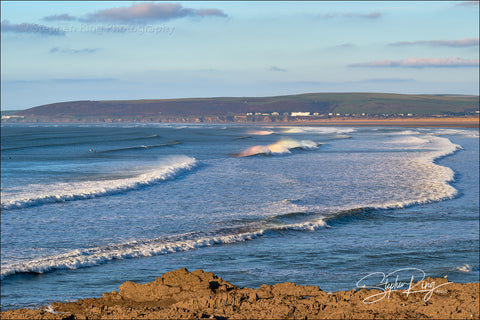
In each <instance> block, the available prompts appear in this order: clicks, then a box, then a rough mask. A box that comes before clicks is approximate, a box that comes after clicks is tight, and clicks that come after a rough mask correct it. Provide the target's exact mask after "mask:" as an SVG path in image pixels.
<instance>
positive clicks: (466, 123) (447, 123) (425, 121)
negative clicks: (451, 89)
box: [2, 116, 480, 128]
mask: <svg viewBox="0 0 480 320" xmlns="http://www.w3.org/2000/svg"><path fill="white" fill-rule="evenodd" d="M22 120H23V119H22ZM2 123H4V124H15V123H19V124H21V123H23V124H27V123H35V124H102V123H105V124H107V123H106V122H99V121H89V120H87V119H85V120H82V121H68V120H66V119H57V120H52V121H48V120H44V121H2ZM108 123H110V124H120V123H194V124H243V125H280V126H282V125H287V126H288V125H296V126H329V127H332V126H341V127H437V128H438V127H446V128H479V123H480V120H479V117H478V116H466V117H442V118H438V117H414V118H387V119H378V118H361V119H352V118H341V117H339V118H329V119H308V118H306V117H305V118H294V119H290V120H289V121H272V122H270V121H238V122H237V121H212V122H198V121H151V122H149V121H141V122H138V121H128V120H122V119H118V121H115V122H108Z"/></svg>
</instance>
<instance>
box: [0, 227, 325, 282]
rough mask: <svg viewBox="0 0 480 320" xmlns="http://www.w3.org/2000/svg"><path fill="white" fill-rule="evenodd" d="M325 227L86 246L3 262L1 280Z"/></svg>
mask: <svg viewBox="0 0 480 320" xmlns="http://www.w3.org/2000/svg"><path fill="white" fill-rule="evenodd" d="M324 228H329V226H328V225H327V223H326V222H325V221H323V220H322V219H317V220H315V221H309V222H302V223H296V224H283V225H272V224H271V225H268V226H265V227H264V228H263V229H262V228H258V229H257V230H254V231H248V232H240V233H233V234H227V235H213V236H206V237H199V238H193V239H192V238H191V239H188V237H182V236H178V237H176V240H175V241H171V240H165V239H161V238H157V239H151V240H138V241H131V242H127V243H122V244H112V245H107V246H99V247H94V248H88V249H77V250H72V251H68V252H65V253H62V254H57V255H52V256H46V257H41V258H36V259H33V260H29V261H26V262H20V263H14V264H8V265H2V268H1V270H2V271H1V279H3V278H5V277H7V276H10V275H13V274H19V273H45V272H51V271H55V270H73V269H78V268H85V267H90V266H95V265H100V264H103V263H106V262H108V261H111V260H116V259H131V258H140V257H151V256H157V255H163V254H168V253H174V252H182V251H189V250H194V249H199V248H204V247H211V246H214V245H222V244H229V243H236V242H243V241H248V240H252V239H255V238H258V237H261V236H263V235H264V233H265V231H267V230H270V231H275V230H292V231H315V230H319V229H324ZM178 239H180V240H178Z"/></svg>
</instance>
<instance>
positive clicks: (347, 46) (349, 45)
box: [334, 43, 356, 48]
mask: <svg viewBox="0 0 480 320" xmlns="http://www.w3.org/2000/svg"><path fill="white" fill-rule="evenodd" d="M354 47H356V45H355V44H353V43H342V44H339V45H336V46H334V48H354Z"/></svg>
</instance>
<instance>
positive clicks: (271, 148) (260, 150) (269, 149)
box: [236, 139, 319, 157]
mask: <svg viewBox="0 0 480 320" xmlns="http://www.w3.org/2000/svg"><path fill="white" fill-rule="evenodd" d="M318 145H319V144H318V143H316V142H313V141H311V140H301V141H296V140H292V139H284V140H280V141H278V142H276V143H273V144H269V145H266V146H262V145H258V146H253V147H250V148H248V149H246V150H244V151H242V152H240V153H239V154H237V155H236V156H237V157H249V156H253V155H257V154H263V155H279V154H288V153H291V151H290V150H293V149H302V150H312V149H316V148H317V147H318Z"/></svg>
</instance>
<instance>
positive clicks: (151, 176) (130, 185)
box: [1, 156, 197, 210]
mask: <svg viewBox="0 0 480 320" xmlns="http://www.w3.org/2000/svg"><path fill="white" fill-rule="evenodd" d="M196 166H197V161H196V160H195V159H194V158H191V157H187V156H175V157H171V158H166V159H163V160H162V163H161V164H160V165H158V167H156V168H153V169H150V170H149V171H147V172H145V173H143V174H140V175H138V176H134V177H131V178H123V179H115V180H101V181H88V182H75V183H57V184H53V185H41V186H40V185H39V186H32V185H31V186H27V188H26V190H25V191H24V192H22V193H15V194H11V195H10V194H8V193H7V192H4V190H2V203H1V209H2V210H11V209H21V208H25V207H30V206H38V205H44V204H50V203H57V202H65V201H75V200H86V199H92V198H98V197H105V196H110V195H115V194H120V193H124V192H127V191H131V190H137V189H140V188H143V187H146V186H149V185H154V184H158V183H160V182H163V181H166V180H172V179H174V178H176V177H178V176H180V175H181V174H183V173H184V172H186V171H189V170H192V169H193V168H195V167H196ZM31 190H35V191H34V192H32V191H31Z"/></svg>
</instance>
